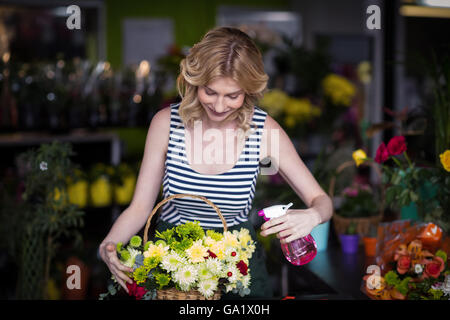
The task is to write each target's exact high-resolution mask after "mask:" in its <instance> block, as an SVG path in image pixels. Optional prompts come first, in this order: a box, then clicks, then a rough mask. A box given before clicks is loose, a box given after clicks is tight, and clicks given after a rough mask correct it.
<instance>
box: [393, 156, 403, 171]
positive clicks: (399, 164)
mask: <svg viewBox="0 0 450 320" xmlns="http://www.w3.org/2000/svg"><path fill="white" fill-rule="evenodd" d="M392 160H394V162H395V163H396V164H397V165H398V166H399V167H400V169H403V166H402V163H401V162H400V161H399V160H398V159H397V158H395V157H392Z"/></svg>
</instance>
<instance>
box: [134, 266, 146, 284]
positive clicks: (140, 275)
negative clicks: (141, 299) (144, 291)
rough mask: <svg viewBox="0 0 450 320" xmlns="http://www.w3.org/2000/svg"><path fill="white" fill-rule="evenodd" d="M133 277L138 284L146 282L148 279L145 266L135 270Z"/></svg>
mask: <svg viewBox="0 0 450 320" xmlns="http://www.w3.org/2000/svg"><path fill="white" fill-rule="evenodd" d="M133 278H134V281H136V283H137V284H141V283H144V282H145V280H147V270H146V269H145V267H139V268H137V269H136V270H134V272H133Z"/></svg>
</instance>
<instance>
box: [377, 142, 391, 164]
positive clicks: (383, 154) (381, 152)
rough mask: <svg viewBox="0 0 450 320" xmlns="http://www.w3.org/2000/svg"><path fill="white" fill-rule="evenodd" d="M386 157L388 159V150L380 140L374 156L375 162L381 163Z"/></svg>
mask: <svg viewBox="0 0 450 320" xmlns="http://www.w3.org/2000/svg"><path fill="white" fill-rule="evenodd" d="M387 159H389V152H388V149H387V148H386V145H385V144H384V142H382V143H381V144H380V145H379V146H378V149H377V154H376V156H375V161H376V162H377V163H383V162H385V161H386V160H387Z"/></svg>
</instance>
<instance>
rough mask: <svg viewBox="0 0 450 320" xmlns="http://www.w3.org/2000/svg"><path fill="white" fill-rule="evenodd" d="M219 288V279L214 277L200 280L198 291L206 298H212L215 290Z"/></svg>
mask: <svg viewBox="0 0 450 320" xmlns="http://www.w3.org/2000/svg"><path fill="white" fill-rule="evenodd" d="M216 289H217V281H216V280H213V279H208V280H203V281H200V282H199V284H198V291H200V293H201V294H202V295H204V296H205V297H206V298H210V297H212V296H213V295H214V291H215V290H216Z"/></svg>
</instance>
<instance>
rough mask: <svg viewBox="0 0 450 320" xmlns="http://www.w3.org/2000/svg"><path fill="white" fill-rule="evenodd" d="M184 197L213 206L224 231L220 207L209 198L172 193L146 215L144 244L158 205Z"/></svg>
mask: <svg viewBox="0 0 450 320" xmlns="http://www.w3.org/2000/svg"><path fill="white" fill-rule="evenodd" d="M184 197H191V198H196V199H200V200H203V201H204V202H206V203H207V204H209V205H210V206H211V207H213V209H214V210H216V212H217V215H218V216H219V218H220V220H221V221H222V224H223V231H224V232H226V231H227V230H228V227H227V222H226V221H225V219H224V217H223V215H222V213H221V212H220V209H219V208H218V207H217V206H216V205H215V204H214V203H212V202H211V201H210V200H208V199H207V198H205V197H203V196H198V195H195V194H187V193H178V194H173V195H171V196H169V197H167V198H165V199H163V200H162V201H161V202H159V203H158V204H157V205H156V206H155V207H154V208H153V210H152V212H151V213H150V215H149V216H148V219H147V223H146V225H145V229H144V244H146V243H147V241H148V229H149V228H150V222H151V220H152V218H153V216H154V215H155V213H156V211H157V210H158V209H159V207H161V206H162V205H163V204H164V203H166V202H168V201H170V200H172V199H175V198H184Z"/></svg>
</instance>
